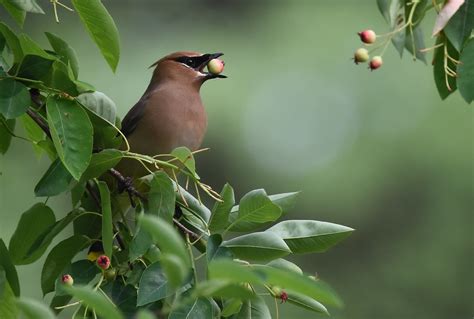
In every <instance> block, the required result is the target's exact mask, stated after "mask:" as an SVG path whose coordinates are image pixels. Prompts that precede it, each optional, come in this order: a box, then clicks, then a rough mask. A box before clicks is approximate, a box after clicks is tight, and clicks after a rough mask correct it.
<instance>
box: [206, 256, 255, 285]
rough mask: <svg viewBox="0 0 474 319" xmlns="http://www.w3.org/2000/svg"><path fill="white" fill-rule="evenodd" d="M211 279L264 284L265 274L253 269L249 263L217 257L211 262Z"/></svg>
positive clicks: (209, 271)
mask: <svg viewBox="0 0 474 319" xmlns="http://www.w3.org/2000/svg"><path fill="white" fill-rule="evenodd" d="M208 273H209V276H208V277H209V279H210V280H223V281H226V282H227V283H236V284H241V283H250V284H257V285H259V284H263V283H264V276H262V275H261V274H259V273H256V272H254V271H252V269H251V268H250V267H248V265H247V264H241V263H237V262H235V261H232V260H228V259H217V260H213V261H212V262H211V263H209V266H208Z"/></svg>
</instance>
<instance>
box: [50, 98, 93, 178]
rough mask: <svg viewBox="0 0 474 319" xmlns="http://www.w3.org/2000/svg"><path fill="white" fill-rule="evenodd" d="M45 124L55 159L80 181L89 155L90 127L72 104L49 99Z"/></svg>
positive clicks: (81, 110)
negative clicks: (58, 159) (49, 134)
mask: <svg viewBox="0 0 474 319" xmlns="http://www.w3.org/2000/svg"><path fill="white" fill-rule="evenodd" d="M46 110H47V115H48V124H49V127H50V130H51V136H52V138H53V142H54V146H55V147H56V150H57V152H58V156H59V158H60V159H61V161H62V162H63V164H64V166H66V168H67V169H68V170H69V172H70V173H71V175H72V176H73V177H74V178H75V179H76V180H79V179H80V177H81V175H82V173H83V172H84V171H85V170H86V169H87V167H88V166H89V162H90V159H91V153H92V124H91V122H90V120H89V117H88V116H87V113H86V112H85V111H84V109H82V107H81V106H79V104H77V103H76V102H75V101H74V100H67V99H61V98H58V97H55V96H50V97H49V98H48V100H47V102H46Z"/></svg>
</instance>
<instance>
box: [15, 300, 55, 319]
mask: <svg viewBox="0 0 474 319" xmlns="http://www.w3.org/2000/svg"><path fill="white" fill-rule="evenodd" d="M16 304H17V306H18V308H19V309H20V310H21V312H22V313H23V314H24V315H25V318H27V319H55V318H56V316H55V315H54V313H53V311H52V310H51V309H50V308H49V307H48V306H47V305H45V304H44V303H42V302H40V301H37V300H35V299H31V298H26V297H21V298H20V299H18V300H17V301H16Z"/></svg>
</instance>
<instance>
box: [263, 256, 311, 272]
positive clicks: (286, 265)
mask: <svg viewBox="0 0 474 319" xmlns="http://www.w3.org/2000/svg"><path fill="white" fill-rule="evenodd" d="M267 266H270V267H273V268H278V269H282V270H287V271H292V272H295V273H297V274H300V275H302V274H303V271H302V270H301V268H300V267H298V265H295V264H294V263H292V262H291V261H288V260H286V259H282V258H278V259H275V260H272V261H270V262H269V263H267Z"/></svg>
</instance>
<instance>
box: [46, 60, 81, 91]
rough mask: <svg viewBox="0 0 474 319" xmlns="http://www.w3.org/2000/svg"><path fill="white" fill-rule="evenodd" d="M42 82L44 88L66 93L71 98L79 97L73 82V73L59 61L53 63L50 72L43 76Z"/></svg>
mask: <svg viewBox="0 0 474 319" xmlns="http://www.w3.org/2000/svg"><path fill="white" fill-rule="evenodd" d="M42 80H43V81H44V83H45V84H46V86H49V87H51V88H54V89H57V90H60V91H62V92H66V93H68V94H69V95H71V96H77V95H79V91H78V89H77V85H76V82H75V81H74V73H73V72H72V70H71V68H70V67H69V66H67V65H66V64H64V62H62V61H60V60H56V61H54V62H53V64H52V68H51V69H50V72H49V73H47V74H45V76H44V77H43V78H42Z"/></svg>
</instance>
